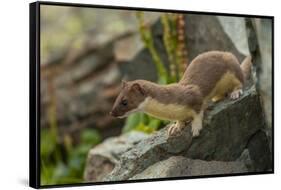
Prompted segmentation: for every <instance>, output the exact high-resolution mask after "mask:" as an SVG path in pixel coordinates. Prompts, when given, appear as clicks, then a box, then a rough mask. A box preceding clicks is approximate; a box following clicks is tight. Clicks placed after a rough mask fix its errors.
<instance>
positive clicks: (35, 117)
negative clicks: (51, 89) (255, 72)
mask: <svg viewBox="0 0 281 190" xmlns="http://www.w3.org/2000/svg"><path fill="white" fill-rule="evenodd" d="M41 5H55V6H68V7H87V8H105V9H118V10H141V11H153V12H172V13H190V14H200V15H201V14H204V15H216V16H234V17H248V18H266V19H270V20H271V21H272V71H273V72H272V76H271V77H272V78H271V79H272V170H271V171H264V172H249V173H239V174H237V173H236V174H223V175H205V176H193V177H174V178H157V179H145V180H129V181H107V182H92V183H74V184H63V185H45V186H42V185H40V6H41ZM29 15H30V17H29V21H30V23H29V38H30V41H29V43H30V50H29V52H30V54H29V56H30V58H29V59H30V65H29V68H30V75H29V85H30V91H29V123H30V126H29V185H30V186H31V187H33V188H52V187H73V186H87V185H101V184H120V183H135V182H149V181H164V180H183V179H194V178H210V177H227V176H228V177H229V176H242V175H258V174H273V173H274V16H265V15H248V14H233V13H220V12H199V11H187V10H168V9H156V8H141V7H137V8H136V7H123V6H109V5H92V4H78V3H65V2H48V1H40V2H34V3H30V4H29Z"/></svg>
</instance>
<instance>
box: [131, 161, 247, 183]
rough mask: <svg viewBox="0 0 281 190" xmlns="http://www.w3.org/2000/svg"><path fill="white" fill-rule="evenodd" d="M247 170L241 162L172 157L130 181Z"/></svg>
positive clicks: (150, 167) (152, 166)
mask: <svg viewBox="0 0 281 190" xmlns="http://www.w3.org/2000/svg"><path fill="white" fill-rule="evenodd" d="M247 171H248V170H247V168H246V166H245V164H244V163H243V162H239V161H233V162H221V161H204V160H193V159H189V158H186V157H183V156H172V157H170V158H168V159H166V160H163V161H160V162H157V163H155V164H153V165H151V166H149V167H148V168H147V169H145V170H144V171H142V172H141V173H139V174H136V175H135V176H133V177H132V178H130V179H151V178H167V177H184V176H202V175H219V174H229V173H232V174H233V173H244V172H247Z"/></svg>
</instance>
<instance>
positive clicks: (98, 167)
mask: <svg viewBox="0 0 281 190" xmlns="http://www.w3.org/2000/svg"><path fill="white" fill-rule="evenodd" d="M146 137H147V135H146V134H145V133H142V132H136V131H132V132H130V133H126V134H124V135H122V136H120V137H111V138H108V139H107V140H105V141H104V142H103V143H102V144H100V145H98V146H96V147H95V148H93V149H92V150H90V152H89V154H88V158H87V162H86V169H85V172H84V179H85V181H101V180H102V179H103V178H104V176H106V175H107V174H109V173H110V172H111V171H112V170H113V169H114V167H115V165H116V164H117V163H118V162H119V159H120V156H121V155H122V154H123V153H124V152H126V151H128V150H129V149H131V148H132V147H133V146H134V145H135V144H137V143H138V142H139V141H141V140H143V139H145V138H146Z"/></svg>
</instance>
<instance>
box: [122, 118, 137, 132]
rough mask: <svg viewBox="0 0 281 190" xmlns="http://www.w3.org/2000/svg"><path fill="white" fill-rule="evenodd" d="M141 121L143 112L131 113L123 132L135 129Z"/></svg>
mask: <svg viewBox="0 0 281 190" xmlns="http://www.w3.org/2000/svg"><path fill="white" fill-rule="evenodd" d="M140 121H141V113H134V114H132V115H130V116H129V117H128V118H127V120H126V123H125V126H124V127H123V129H122V132H123V133H127V132H129V131H131V130H133V129H134V128H136V126H137V125H138V124H139V123H140Z"/></svg>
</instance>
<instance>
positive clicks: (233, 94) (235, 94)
mask: <svg viewBox="0 0 281 190" xmlns="http://www.w3.org/2000/svg"><path fill="white" fill-rule="evenodd" d="M242 94H243V91H242V90H241V89H238V90H234V91H233V92H231V93H230V99H232V100H236V99H238V98H239V97H240V95H242Z"/></svg>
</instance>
